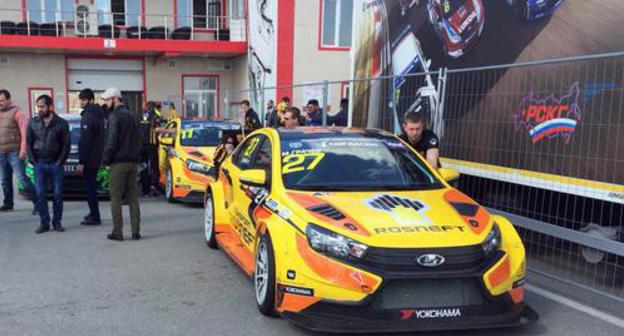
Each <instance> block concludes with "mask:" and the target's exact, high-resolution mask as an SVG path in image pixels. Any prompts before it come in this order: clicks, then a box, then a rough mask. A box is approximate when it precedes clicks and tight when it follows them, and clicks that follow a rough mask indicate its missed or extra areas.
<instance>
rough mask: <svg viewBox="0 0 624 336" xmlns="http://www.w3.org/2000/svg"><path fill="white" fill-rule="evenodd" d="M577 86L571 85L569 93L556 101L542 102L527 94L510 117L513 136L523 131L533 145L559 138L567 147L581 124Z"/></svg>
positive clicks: (552, 99)
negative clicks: (514, 132) (514, 133)
mask: <svg viewBox="0 0 624 336" xmlns="http://www.w3.org/2000/svg"><path fill="white" fill-rule="evenodd" d="M579 95H580V89H579V83H578V82H576V83H574V84H572V86H571V87H570V89H569V90H568V93H567V94H565V95H563V96H561V97H559V98H558V97H557V96H556V95H555V94H551V95H549V96H547V97H545V98H540V97H539V96H536V95H535V94H534V93H533V92H531V93H529V95H528V96H526V97H525V98H524V99H523V100H522V101H521V102H520V106H519V109H518V112H516V113H515V114H514V115H513V118H514V125H515V130H516V132H520V131H526V132H528V135H529V138H530V139H531V141H532V142H533V143H534V144H535V143H538V142H540V141H541V140H543V139H547V140H552V139H556V138H561V139H563V140H564V141H565V144H569V143H570V141H571V140H572V136H573V135H574V132H575V131H576V126H577V125H578V123H579V122H580V121H581V109H580V107H579V104H578V101H579Z"/></svg>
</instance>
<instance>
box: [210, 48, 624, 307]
mask: <svg viewBox="0 0 624 336" xmlns="http://www.w3.org/2000/svg"><path fill="white" fill-rule="evenodd" d="M278 89H281V88H265V89H256V90H251V91H249V90H248V91H230V92H223V93H221V94H220V96H219V100H220V106H221V111H222V112H223V113H222V116H223V117H226V118H232V119H238V118H240V114H239V112H238V103H239V102H240V101H242V100H244V99H247V100H250V101H251V102H252V106H253V107H254V108H255V109H256V111H258V112H259V114H261V115H264V114H265V111H266V108H264V106H265V104H266V101H267V100H269V99H272V100H275V99H280V98H281V97H276V92H277V91H278ZM288 89H291V90H292V96H291V97H290V98H291V100H292V102H293V105H294V106H297V107H301V106H302V105H304V104H305V103H306V102H307V101H308V100H309V99H317V100H318V101H319V103H320V106H321V107H322V108H323V111H324V112H323V113H324V114H325V116H324V120H325V125H332V121H335V119H334V118H333V117H334V116H335V114H336V113H337V112H338V111H339V110H340V106H341V104H340V103H341V99H343V98H348V99H349V102H348V103H349V105H350V107H349V110H350V111H351V114H350V115H349V118H348V125H350V126H355V127H376V128H383V129H385V130H387V131H390V132H400V126H401V124H400V123H401V118H402V116H403V115H404V114H405V113H407V112H410V111H416V112H420V113H421V114H423V115H424V116H425V117H426V119H427V120H428V123H429V127H430V128H432V129H433V130H434V131H435V132H436V133H437V134H438V135H439V137H440V142H441V144H440V148H441V155H442V157H443V158H442V165H443V166H447V167H453V168H456V169H457V170H459V171H460V172H461V179H460V185H459V188H460V189H461V190H462V191H463V192H465V193H467V194H468V195H470V196H471V197H473V198H475V199H476V200H477V201H479V202H480V203H481V204H483V205H485V206H487V207H489V208H490V209H491V211H492V212H494V213H500V214H503V215H505V216H507V217H509V218H510V219H511V220H512V222H513V223H514V224H515V225H516V227H517V228H518V231H519V233H520V234H521V236H522V238H523V241H524V242H525V244H526V251H527V255H528V257H529V264H528V267H529V269H530V270H532V271H534V272H537V273H541V274H544V275H547V276H550V277H553V278H556V279H558V280H562V281H566V282H570V283H573V284H575V285H577V286H582V287H585V288H588V289H590V290H593V291H597V292H599V293H601V294H603V295H607V296H611V297H613V298H615V299H618V300H620V301H624V155H622V154H624V118H623V117H622V114H623V111H624V52H623V53H611V54H602V55H593V56H584V57H572V58H562V59H553V60H545V61H539V62H529V63H516V64H511V65H501V66H489V67H481V68H470V69H440V70H438V71H432V72H428V73H419V74H413V75H407V76H390V77H378V78H368V79H357V80H345V81H331V82H330V81H325V82H317V83H307V84H301V85H295V86H292V87H289V88H288Z"/></svg>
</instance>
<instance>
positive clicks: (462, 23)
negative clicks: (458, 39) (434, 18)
mask: <svg viewBox="0 0 624 336" xmlns="http://www.w3.org/2000/svg"><path fill="white" fill-rule="evenodd" d="M479 22H480V20H479V17H478V14H477V10H476V8H475V6H474V4H473V2H472V0H470V1H466V2H465V4H464V5H463V6H462V7H460V8H459V9H458V10H457V11H456V12H455V13H454V14H453V15H452V16H451V17H450V18H449V19H448V23H449V25H450V26H451V27H452V28H453V30H454V31H455V32H457V33H458V34H460V35H461V34H463V33H464V32H466V30H467V29H468V28H470V27H473V26H476V25H478V24H479Z"/></svg>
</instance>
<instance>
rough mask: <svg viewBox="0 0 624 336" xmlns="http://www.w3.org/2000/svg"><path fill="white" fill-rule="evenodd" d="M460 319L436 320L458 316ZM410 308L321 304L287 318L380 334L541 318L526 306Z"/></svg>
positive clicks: (325, 328)
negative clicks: (500, 308)
mask: <svg viewBox="0 0 624 336" xmlns="http://www.w3.org/2000/svg"><path fill="white" fill-rule="evenodd" d="M456 309H459V312H461V314H462V315H461V316H456V317H435V316H443V315H448V316H450V315H457V312H458V311H457V310H456ZM456 309H437V308H432V309H408V310H405V309H404V310H397V311H383V310H381V311H377V310H374V309H366V308H360V307H348V306H342V305H337V304H332V303H317V304H315V305H313V306H311V307H309V308H308V309H306V310H304V311H302V312H300V313H290V312H284V313H283V316H284V318H286V319H288V320H290V321H292V322H293V323H295V324H297V325H300V326H301V327H303V328H306V329H310V330H314V331H320V332H335V333H379V332H408V331H433V330H466V329H492V328H507V327H517V326H523V325H529V324H532V323H534V322H536V321H537V320H538V318H539V317H538V315H537V313H536V312H535V311H533V309H531V308H530V307H529V306H527V305H525V304H522V303H521V304H516V305H513V306H512V307H511V308H510V309H508V310H507V311H505V312H503V313H491V312H488V310H489V309H488V307H481V308H478V309H477V308H475V307H472V308H471V309H468V308H466V309H464V310H461V308H456Z"/></svg>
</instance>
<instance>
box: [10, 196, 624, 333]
mask: <svg viewBox="0 0 624 336" xmlns="http://www.w3.org/2000/svg"><path fill="white" fill-rule="evenodd" d="M108 206H109V204H108V203H106V202H105V203H102V204H101V209H102V213H103V216H104V217H103V221H104V223H103V225H102V226H100V227H84V226H80V225H79V224H78V223H79V221H80V220H81V218H82V217H83V216H84V215H86V209H87V207H86V204H85V203H82V202H68V203H66V205H65V216H64V221H63V224H64V225H65V227H66V229H67V231H66V232H64V233H57V232H49V233H44V234H41V235H36V234H35V233H34V230H35V229H36V227H37V224H38V218H37V217H35V216H32V215H31V214H30V206H29V204H27V203H25V202H19V203H18V205H17V209H16V210H15V211H13V212H10V213H0V335H46V336H53V335H63V336H67V335H90V336H91V335H149V336H153V335H314V334H313V333H310V332H307V331H305V330H303V329H300V328H299V327H297V326H294V325H292V324H290V323H289V322H287V321H285V320H282V319H279V318H267V317H264V316H262V315H260V313H259V312H258V311H257V309H256V306H255V300H254V297H253V291H252V285H251V281H250V280H249V279H248V278H247V277H246V276H245V275H244V274H243V272H241V271H240V270H238V268H237V267H236V266H235V265H234V263H233V262H232V261H230V259H228V258H227V257H226V256H225V255H224V253H223V252H221V251H213V250H210V249H208V248H207V247H206V244H205V243H204V238H203V228H202V209H201V208H200V207H197V206H189V205H183V204H168V203H166V202H165V201H164V199H162V198H160V199H143V203H142V204H141V206H142V208H141V211H142V214H143V216H142V220H143V223H142V233H143V235H144V239H143V240H140V241H132V240H129V239H128V240H126V241H124V242H112V241H109V240H107V239H106V235H107V234H108V233H109V232H110V230H111V220H110V213H109V208H108ZM124 211H126V214H127V209H124ZM125 231H126V238H129V226H128V225H126V227H125ZM529 283H530V285H531V286H532V288H536V289H535V290H530V291H528V293H527V299H526V300H527V302H528V303H529V304H530V305H531V306H532V307H533V308H534V309H535V310H536V311H537V312H538V313H539V314H540V316H541V319H540V321H539V322H538V323H537V324H535V325H533V326H529V327H525V328H520V329H503V330H490V331H471V332H452V333H442V335H453V336H455V335H457V336H459V335H566V336H576V335H592V336H601V335H623V334H624V320H622V316H618V313H620V312H618V311H617V310H618V307H620V308H621V305H619V306H618V304H617V303H608V302H604V301H603V300H602V299H601V298H599V297H597V296H596V295H595V294H592V293H590V292H583V291H580V290H578V289H576V288H567V287H566V286H565V285H563V284H558V283H556V282H553V281H550V280H548V279H544V278H540V277H538V276H536V275H531V276H530V277H529ZM540 293H541V294H540ZM420 335H429V334H420ZM431 335H434V334H431ZM435 335H441V334H440V333H435Z"/></svg>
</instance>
